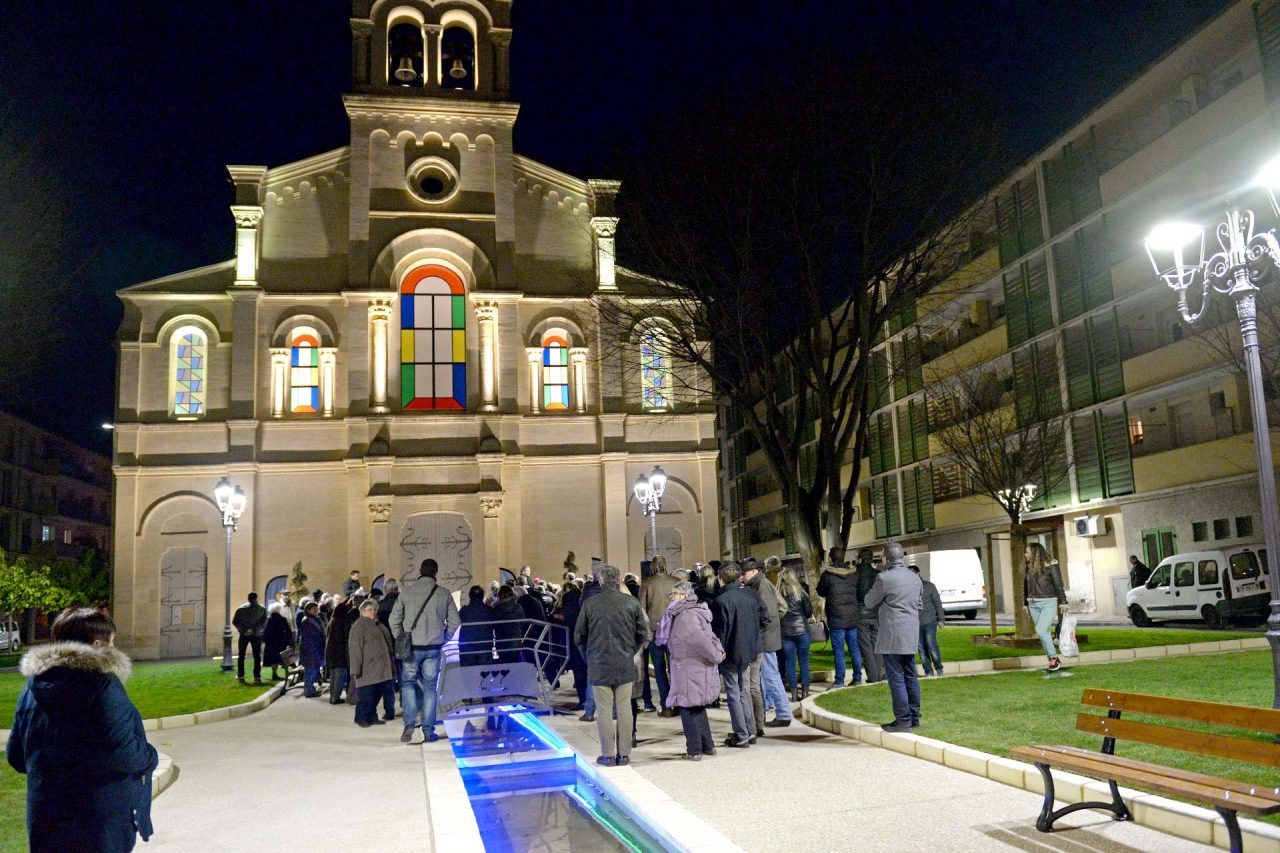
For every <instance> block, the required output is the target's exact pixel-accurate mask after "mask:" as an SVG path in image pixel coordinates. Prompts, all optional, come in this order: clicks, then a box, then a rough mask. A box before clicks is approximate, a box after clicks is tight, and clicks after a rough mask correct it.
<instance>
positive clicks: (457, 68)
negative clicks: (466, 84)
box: [449, 59, 467, 80]
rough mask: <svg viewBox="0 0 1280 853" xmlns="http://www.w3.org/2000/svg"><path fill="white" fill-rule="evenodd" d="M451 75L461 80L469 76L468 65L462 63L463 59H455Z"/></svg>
mask: <svg viewBox="0 0 1280 853" xmlns="http://www.w3.org/2000/svg"><path fill="white" fill-rule="evenodd" d="M449 76H450V77H452V78H453V79H454V80H461V79H462V78H463V77H466V76H467V69H466V66H464V65H463V64H462V60H461V59H455V60H453V66H452V67H451V68H450V69H449Z"/></svg>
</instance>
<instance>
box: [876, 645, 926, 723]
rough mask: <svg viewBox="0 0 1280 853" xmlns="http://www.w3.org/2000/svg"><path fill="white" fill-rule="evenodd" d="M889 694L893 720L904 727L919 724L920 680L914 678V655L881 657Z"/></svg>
mask: <svg viewBox="0 0 1280 853" xmlns="http://www.w3.org/2000/svg"><path fill="white" fill-rule="evenodd" d="M881 657H882V658H883V660H884V674H885V678H887V679H888V680H889V694H890V695H891V696H892V697H893V720H894V722H896V723H901V724H902V725H906V726H915V725H919V724H920V679H919V678H917V677H916V656H915V655H881Z"/></svg>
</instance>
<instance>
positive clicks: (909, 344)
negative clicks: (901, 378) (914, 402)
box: [902, 334, 924, 394]
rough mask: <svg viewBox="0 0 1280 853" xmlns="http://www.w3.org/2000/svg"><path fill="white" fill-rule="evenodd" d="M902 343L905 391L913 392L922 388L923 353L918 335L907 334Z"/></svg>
mask: <svg viewBox="0 0 1280 853" xmlns="http://www.w3.org/2000/svg"><path fill="white" fill-rule="evenodd" d="M902 344H903V349H904V352H905V356H904V359H903V360H904V362H905V366H906V370H907V393H908V394H914V393H916V392H917V391H919V390H920V389H922V388H924V353H923V352H922V350H921V345H920V336H919V335H917V334H908V335H907V336H906V337H904V338H903V340H902Z"/></svg>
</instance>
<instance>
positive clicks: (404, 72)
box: [387, 9, 425, 86]
mask: <svg viewBox="0 0 1280 853" xmlns="http://www.w3.org/2000/svg"><path fill="white" fill-rule="evenodd" d="M411 13H412V14H411ZM417 14H418V13H416V12H414V11H413V10H408V9H396V10H395V11H393V12H392V13H391V16H390V19H389V21H388V26H387V82H388V83H390V84H391V85H392V86H421V85H423V84H424V82H425V78H424V77H423V72H424V59H423V57H424V55H425V51H424V50H423V46H424V42H423V38H422V22H421V21H420V20H418V19H417Z"/></svg>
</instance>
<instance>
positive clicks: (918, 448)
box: [910, 400, 929, 460]
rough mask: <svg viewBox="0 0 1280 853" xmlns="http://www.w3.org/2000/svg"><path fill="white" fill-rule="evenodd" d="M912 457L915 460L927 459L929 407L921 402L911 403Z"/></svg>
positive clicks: (913, 401)
mask: <svg viewBox="0 0 1280 853" xmlns="http://www.w3.org/2000/svg"><path fill="white" fill-rule="evenodd" d="M910 413H911V444H912V445H913V447H914V449H913V452H912V455H913V456H915V458H916V459H917V460H921V459H928V458H929V407H928V405H926V404H925V403H924V402H923V401H920V402H917V401H915V400H912V401H911V404H910Z"/></svg>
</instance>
